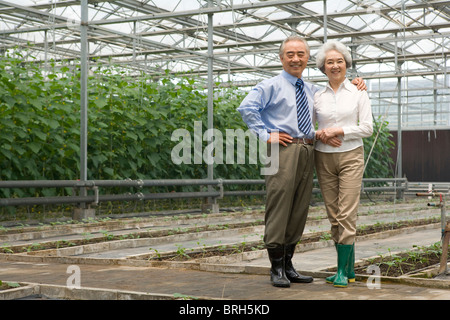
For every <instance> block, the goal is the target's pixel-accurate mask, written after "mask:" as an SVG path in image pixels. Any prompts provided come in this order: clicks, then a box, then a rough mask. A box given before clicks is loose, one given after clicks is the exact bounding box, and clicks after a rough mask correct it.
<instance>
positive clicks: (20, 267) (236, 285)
mask: <svg viewBox="0 0 450 320" xmlns="http://www.w3.org/2000/svg"><path fill="white" fill-rule="evenodd" d="M413 214H416V213H413ZM369 218H370V216H368V217H363V218H361V222H362V223H364V219H369ZM379 218H381V216H377V219H379ZM320 228H322V227H321V226H319V225H317V224H311V226H310V229H309V231H310V232H313V231H317V230H318V229H320ZM230 236H231V233H230ZM236 237H242V235H236ZM30 241H36V240H30ZM194 241H196V240H194ZM438 241H440V230H439V227H438V226H434V227H433V228H430V227H426V228H419V229H417V230H415V231H414V232H412V233H408V232H400V233H396V234H391V235H389V236H388V237H385V238H371V237H368V238H365V239H363V238H362V239H359V240H358V241H357V245H356V259H357V260H359V259H366V258H369V257H373V256H377V255H380V254H383V255H386V254H389V253H395V252H398V251H404V250H409V249H411V248H412V247H413V245H418V246H428V245H431V244H433V243H435V242H438ZM146 250H147V252H148V247H146ZM119 251H120V250H119ZM263 252H264V251H263ZM115 258H116V259H117V258H120V257H115ZM107 259H108V258H105V259H104V260H102V263H99V264H78V265H76V266H75V268H77V267H78V268H79V276H80V277H79V279H80V283H79V285H80V287H81V288H80V289H69V288H67V285H69V286H70V285H71V283H73V282H71V281H72V279H73V277H72V276H73V275H74V274H73V273H72V271H70V270H71V269H70V268H72V267H73V265H74V263H67V264H63V263H55V262H53V261H52V260H50V259H45V258H43V259H40V260H39V258H36V259H34V260H32V261H31V260H29V261H26V260H24V259H22V260H20V261H12V260H8V255H0V279H1V280H3V281H15V282H22V283H32V284H38V285H40V286H41V288H42V289H41V291H40V292H41V293H42V292H47V293H51V292H52V291H51V290H53V289H54V290H56V289H55V288H59V289H61V288H63V289H64V290H66V292H65V293H64V297H67V296H71V294H72V296H71V297H72V298H73V299H106V300H113V299H169V298H173V297H178V296H181V297H190V298H192V297H197V298H202V299H232V300H245V301H253V302H252V303H254V302H255V301H263V300H450V289H448V288H449V286H448V282H449V281H450V280H447V279H448V277H449V276H447V277H446V280H445V281H444V283H446V284H447V285H446V286H441V287H430V286H423V285H416V284H408V285H407V284H401V283H395V282H381V283H378V282H376V281H369V282H368V283H366V282H365V279H361V281H356V282H355V283H352V284H350V285H349V287H348V288H334V287H333V286H332V285H329V284H326V283H325V280H324V277H325V276H326V274H324V272H323V271H321V270H324V268H326V267H328V266H334V265H335V264H336V253H335V249H334V246H332V244H331V245H328V246H322V247H320V248H317V249H313V250H308V251H305V252H298V253H296V254H295V256H294V261H293V262H294V265H295V267H296V268H297V269H298V270H300V271H301V272H303V273H306V274H310V275H313V276H314V282H313V283H310V284H292V285H291V287H290V288H275V287H273V286H272V285H271V284H270V279H269V276H268V273H269V267H270V266H269V261H268V258H267V256H264V255H263V256H261V257H258V258H254V259H249V260H244V261H236V262H232V263H230V262H229V263H228V264H227V266H226V268H227V272H219V271H217V270H220V268H216V269H214V268H212V269H211V270H216V271H198V270H191V269H187V268H186V269H180V268H166V267H160V268H156V267H147V266H139V267H136V266H130V265H117V264H114V262H113V261H114V259H113V257H111V259H112V260H111V263H110V264H108V263H105V261H107ZM69 267H70V268H69ZM219 267H220V265H219ZM242 267H248V268H247V269H246V270H254V271H255V272H246V273H236V272H240V271H242ZM68 268H69V272H68ZM252 268H253V269H252ZM233 272H235V273H233ZM367 277H369V275H367V276H366V278H367ZM436 281H438V280H436ZM378 284H379V287H377V285H378ZM44 288H45V290H46V291H45V290H44ZM52 288H53V289H52ZM43 290H44V291H43ZM49 290H50V291H49ZM67 290H68V291H70V293H68V291H67ZM53 292H55V291H53ZM77 294H78V295H77ZM127 294H128V295H127ZM130 294H132V296H130ZM0 296H1V293H0ZM50 296H52V295H50ZM54 296H55V297H58V294H56V293H55V295H54Z"/></svg>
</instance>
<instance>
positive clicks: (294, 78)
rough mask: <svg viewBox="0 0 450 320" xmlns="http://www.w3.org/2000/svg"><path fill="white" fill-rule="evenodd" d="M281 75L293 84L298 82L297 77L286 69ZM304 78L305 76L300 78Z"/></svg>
mask: <svg viewBox="0 0 450 320" xmlns="http://www.w3.org/2000/svg"><path fill="white" fill-rule="evenodd" d="M281 75H282V76H283V77H284V78H285V79H286V80H287V81H289V82H290V83H291V84H292V85H293V86H295V83H296V82H297V79H298V78H297V77H296V76H293V75H292V74H289V73H287V72H286V71H285V70H283V71H281ZM300 79H302V80H303V76H302V77H301V78H300Z"/></svg>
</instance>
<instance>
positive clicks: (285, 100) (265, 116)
mask: <svg viewBox="0 0 450 320" xmlns="http://www.w3.org/2000/svg"><path fill="white" fill-rule="evenodd" d="M296 81H297V77H295V76H292V75H290V74H289V73H287V72H286V71H284V70H283V71H282V72H281V74H280V75H278V76H275V77H272V78H270V79H266V80H263V81H261V82H260V83H259V84H257V85H256V86H255V88H253V89H252V90H251V91H250V92H249V94H248V95H247V96H246V97H245V99H244V100H243V101H242V103H241V105H240V106H239V107H238V109H237V110H238V111H239V112H240V113H241V115H242V119H243V120H244V122H245V123H246V124H247V126H248V127H249V128H250V130H252V131H253V132H254V133H255V134H256V135H257V136H258V137H259V138H260V139H261V140H263V141H267V140H268V139H269V133H270V132H271V131H276V130H278V131H279V132H285V133H287V134H289V135H290V136H291V137H293V138H309V139H313V138H314V136H315V130H314V126H313V127H312V129H311V132H310V133H309V135H308V136H306V135H305V134H304V133H303V132H301V131H300V130H299V129H298V124H297V106H296V101H295V83H296ZM304 90H305V93H306V97H307V98H308V105H309V112H310V115H311V119H313V107H314V94H315V93H316V92H317V90H318V89H317V88H316V87H315V86H314V85H312V84H311V83H308V82H305V86H304Z"/></svg>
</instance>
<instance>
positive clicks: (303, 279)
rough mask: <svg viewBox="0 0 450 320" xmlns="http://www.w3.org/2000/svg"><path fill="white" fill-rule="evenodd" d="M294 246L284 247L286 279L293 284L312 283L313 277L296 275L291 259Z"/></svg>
mask: <svg viewBox="0 0 450 320" xmlns="http://www.w3.org/2000/svg"><path fill="white" fill-rule="evenodd" d="M295 246H296V244H295V243H294V244H290V245H287V246H286V247H285V265H286V269H285V272H286V277H287V278H288V280H289V281H290V282H294V283H310V282H313V277H310V276H304V275H301V274H300V273H298V272H297V271H296V270H295V268H294V265H293V264H292V257H293V256H294V252H295Z"/></svg>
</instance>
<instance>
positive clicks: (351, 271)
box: [325, 243, 355, 283]
mask: <svg viewBox="0 0 450 320" xmlns="http://www.w3.org/2000/svg"><path fill="white" fill-rule="evenodd" d="M334 246H335V247H336V251H337V243H335V244H334ZM335 278H336V274H334V275H332V276H329V277H326V278H325V281H326V283H333V282H334V279H335ZM347 279H348V282H355V244H352V252H351V253H350V256H349V258H348V264H347Z"/></svg>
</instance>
